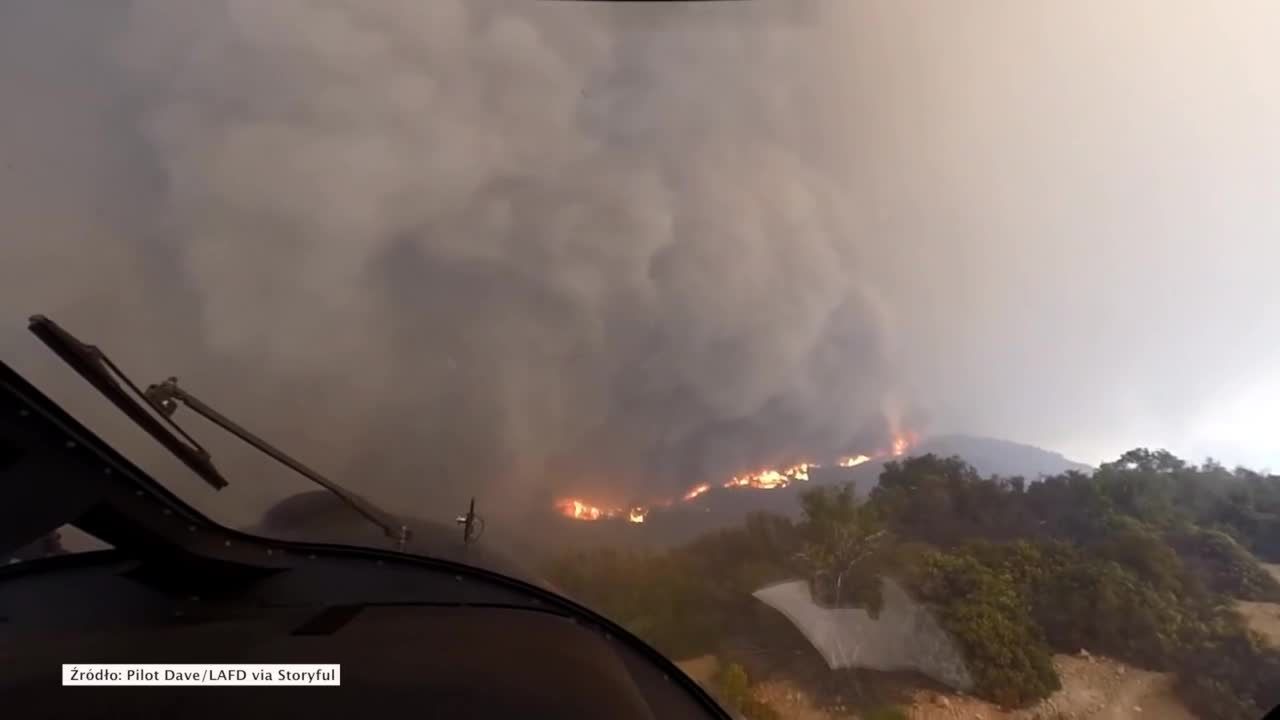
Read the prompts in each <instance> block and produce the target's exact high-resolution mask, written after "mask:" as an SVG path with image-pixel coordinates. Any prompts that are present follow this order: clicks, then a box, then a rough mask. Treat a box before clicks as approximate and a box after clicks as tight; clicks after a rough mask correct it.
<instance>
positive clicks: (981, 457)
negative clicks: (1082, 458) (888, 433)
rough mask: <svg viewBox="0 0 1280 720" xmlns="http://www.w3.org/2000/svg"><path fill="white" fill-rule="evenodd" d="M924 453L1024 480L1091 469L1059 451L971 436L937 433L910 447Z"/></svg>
mask: <svg viewBox="0 0 1280 720" xmlns="http://www.w3.org/2000/svg"><path fill="white" fill-rule="evenodd" d="M926 453H933V454H934V455H941V456H943V457H949V456H951V455H959V456H960V457H961V458H964V460H965V462H967V463H969V464H970V465H972V466H974V467H975V468H977V470H978V473H979V474H981V475H1003V476H1005V477H1008V476H1012V475H1021V476H1023V477H1025V478H1027V479H1028V480H1034V479H1037V478H1039V477H1041V476H1042V475H1058V474H1060V473H1064V472H1067V471H1068V470H1079V471H1081V472H1091V471H1092V470H1093V468H1092V467H1090V466H1089V465H1085V464H1084V463H1079V462H1075V461H1073V460H1068V459H1067V458H1066V457H1064V456H1063V455H1062V454H1061V453H1056V452H1052V451H1049V450H1042V449H1040V448H1038V447H1034V446H1032V445H1023V444H1022V443H1016V442H1010V441H1008V440H997V439H995V438H988V437H974V436H972V435H940V436H938V437H932V438H928V439H926V440H925V441H924V442H922V443H920V445H919V446H918V447H915V448H912V449H911V454H912V455H924V454H926Z"/></svg>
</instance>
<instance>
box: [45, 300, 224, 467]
mask: <svg viewBox="0 0 1280 720" xmlns="http://www.w3.org/2000/svg"><path fill="white" fill-rule="evenodd" d="M27 327H28V329H30V330H31V332H32V333H34V334H35V336H36V337H38V338H40V340H41V341H43V342H44V344H45V345H48V346H49V349H50V350H53V351H54V352H55V353H57V355H58V357H60V358H62V360H63V361H64V362H66V363H67V364H68V365H70V366H71V369H72V370H75V371H76V372H78V373H80V377H83V378H84V379H85V380H87V381H89V384H90V385H93V386H94V387H95V388H97V389H98V392H100V393H102V394H103V395H105V396H106V398H107V399H108V400H110V401H111V402H112V404H114V405H115V406H116V407H118V408H120V410H121V411H122V412H124V414H125V415H128V416H129V419H130V420H133V421H134V422H135V423H137V424H138V426H139V427H141V428H142V429H143V430H146V431H147V434H149V435H151V437H153V438H155V439H156V441H157V442H159V443H160V444H161V445H163V446H165V448H166V449H167V450H169V452H171V453H173V454H174V455H175V456H177V458H178V459H179V460H181V461H182V462H183V464H184V465H186V466H187V467H189V468H191V471H192V472H194V473H195V474H196V475H199V476H200V477H201V478H202V479H203V480H204V481H205V482H207V483H209V484H210V485H212V486H213V488H214V489H215V490H221V489H222V488H224V487H226V486H227V481H226V479H225V478H223V477H222V474H221V473H219V472H218V469H217V468H216V467H214V466H213V460H212V459H211V458H210V456H209V453H208V451H206V450H205V449H204V448H203V447H201V445H200V443H198V442H196V441H195V439H194V438H192V437H191V436H190V435H188V434H187V433H185V432H183V430H182V428H180V427H178V425H177V424H176V423H174V422H173V421H172V420H170V419H169V418H168V417H167V416H162V417H164V420H165V422H167V423H168V424H169V427H171V428H173V430H174V431H176V433H177V434H175V433H174V432H171V431H170V430H169V429H168V428H166V427H165V426H164V425H162V424H161V423H160V421H158V420H156V418H155V416H154V415H152V414H151V413H150V412H147V409H146V408H145V407H144V406H143V405H142V404H141V403H139V402H138V401H137V400H134V399H133V398H132V397H131V396H130V395H129V393H127V392H125V390H124V388H123V387H121V386H120V382H118V381H123V382H124V384H125V385H127V386H128V387H129V389H130V390H132V391H133V392H134V394H135V395H137V396H138V397H139V398H141V399H143V400H144V401H145V400H146V397H145V396H144V395H143V394H142V391H141V390H139V389H138V386H137V385H134V384H133V381H131V380H130V379H129V378H128V377H126V376H125V374H124V373H122V372H120V369H119V368H117V367H116V366H115V363H113V362H111V360H110V359H109V358H108V357H107V356H106V354H105V353H103V352H102V351H101V350H99V349H98V348H97V347H95V346H93V345H87V344H85V343H82V342H80V341H79V340H77V339H76V338H75V336H73V335H72V334H71V333H69V332H67V331H66V330H63V329H62V328H61V327H60V326H59V325H58V324H57V323H55V322H54V321H52V320H50V319H49V318H47V317H45V316H43V315H33V316H32V317H31V320H30V323H29V324H28V326H27ZM149 404H150V403H148V405H149ZM179 435H181V436H182V437H181V438H179V437H178V436H179Z"/></svg>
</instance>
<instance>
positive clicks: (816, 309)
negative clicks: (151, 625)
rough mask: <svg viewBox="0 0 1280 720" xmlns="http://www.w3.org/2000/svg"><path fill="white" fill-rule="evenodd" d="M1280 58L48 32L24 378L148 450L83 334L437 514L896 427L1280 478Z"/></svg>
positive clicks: (73, 17) (510, 5)
mask: <svg viewBox="0 0 1280 720" xmlns="http://www.w3.org/2000/svg"><path fill="white" fill-rule="evenodd" d="M1276 37H1280V6H1277V5H1276V4H1275V3H1273V2H1263V1H1259V2H1224V3H1204V2H1170V1H1168V0H1161V1H1159V2H1156V1H1154V0H1153V1H1151V2H1110V1H1108V2H1074V3H1039V2H1036V3H1028V2H1014V1H1012V0H1010V1H1009V2H969V3H963V4H960V3H944V2H928V3H925V2H900V1H898V0H895V1H893V2H888V1H886V2H847V1H846V0H832V1H831V2H814V3H809V4H805V3H788V4H785V5H784V4H783V3H781V2H778V3H767V2H757V3H726V4H718V3H711V4H708V5H707V6H703V7H671V6H669V5H667V4H658V5H655V6H647V7H644V6H641V7H636V6H631V7H620V6H604V5H597V4H591V5H585V4H584V5H578V4H574V3H550V2H548V3H539V2H516V1H515V0H512V1H511V2H477V1H476V0H466V1H465V2H464V1H462V0H432V1H431V2H421V1H419V0H403V1H392V0H379V1H378V2H354V1H352V2H339V1H338V0H326V1H320V0H316V1H313V2H303V1H302V0H271V1H270V2H262V1H261V0H190V1H187V2H182V1H179V0H154V1H149V2H148V1H141V2H132V3H128V2H121V1H109V0H102V1H101V2H93V3H49V2H41V1H39V0H8V2H4V3H2V4H0V98H3V103H4V108H5V110H4V112H3V113H0V161H2V166H0V217H3V218H4V219H5V226H4V228H5V232H4V238H5V239H4V240H3V241H0V242H2V244H0V307H4V308H7V309H8V310H9V314H8V316H7V317H2V318H0V352H2V353H3V357H4V360H5V361H6V362H9V363H10V364H12V365H15V366H16V367H18V368H19V369H20V370H22V371H24V372H27V373H29V374H30V375H31V376H32V378H33V379H34V380H36V381H37V382H38V383H39V384H41V385H42V387H45V388H46V389H47V390H48V391H49V392H50V393H51V394H53V395H54V396H55V397H57V398H58V399H59V400H62V401H64V402H66V403H67V404H68V405H69V406H70V407H72V408H73V409H74V410H76V411H77V412H81V413H84V414H86V416H88V417H89V418H91V419H92V420H93V421H94V422H93V425H94V426H95V427H96V428H98V429H100V431H102V432H103V433H105V434H107V435H108V436H109V437H111V438H112V439H114V440H116V441H118V442H122V443H124V444H125V445H126V446H127V447H130V448H137V449H138V451H139V452H144V451H143V448H145V447H146V443H145V441H143V440H141V439H139V438H137V437H134V436H133V435H131V434H130V433H131V431H130V430H128V429H127V428H123V427H121V426H120V421H119V420H118V419H117V418H115V417H114V416H113V415H112V414H111V412H112V411H111V410H110V409H108V408H103V407H102V406H101V405H100V404H96V403H95V402H94V401H91V400H89V399H88V397H87V396H88V394H89V392H90V391H89V390H88V389H87V387H84V386H81V385H79V384H77V382H78V381H74V379H73V378H71V377H69V375H68V374H67V373H66V372H65V371H63V370H62V369H61V368H60V367H57V366H56V365H54V364H53V363H52V361H51V360H50V358H49V357H48V356H47V355H46V354H45V353H44V351H43V350H42V349H41V348H40V347H38V346H37V344H36V342H35V341H34V340H33V339H32V338H29V337H28V336H27V335H26V332H25V317H26V315H28V314H30V313H33V312H43V313H45V314H48V315H50V316H52V317H54V318H55V319H57V320H59V321H60V322H62V323H63V324H64V325H65V326H67V327H68V328H69V329H71V330H72V331H73V332H76V333H78V334H80V335H82V336H84V337H86V338H88V339H90V340H92V341H94V342H97V343H98V344H100V345H102V346H103V347H104V348H105V349H107V350H108V351H110V352H111V353H112V354H113V356H114V357H115V359H116V360H117V362H118V363H119V364H121V365H122V366H124V367H125V368H126V369H128V370H130V371H131V372H132V373H133V374H135V375H136V376H137V377H138V379H139V380H141V381H142V382H152V381H155V380H157V379H159V378H162V377H164V376H166V375H169V374H177V375H179V376H180V377H181V378H183V381H184V383H185V384H186V385H187V386H188V387H189V388H190V389H191V390H193V391H194V392H196V393H197V394H201V393H202V391H203V394H205V395H208V396H209V399H210V400H213V401H214V402H215V403H217V404H219V405H220V406H222V407H223V409H224V410H225V411H226V412H227V413H228V414H230V415H232V416H234V417H237V418H239V419H241V420H243V421H244V422H245V423H246V424H248V425H250V426H251V427H253V428H255V429H259V430H261V431H262V432H263V434H265V435H267V436H268V437H270V438H272V439H275V440H277V441H279V443H280V444H282V445H285V446H286V447H287V448H288V449H290V450H291V451H293V452H295V453H296V454H298V455H301V456H303V457H306V458H307V459H308V460H309V461H310V462H311V463H312V464H314V465H316V466H318V467H321V468H323V469H324V470H326V471H328V472H331V473H332V474H334V475H336V476H338V477H340V478H342V479H346V480H347V482H349V483H350V484H352V485H355V486H358V487H360V488H362V489H364V490H365V491H366V492H368V493H370V494H371V495H374V496H377V497H383V498H394V499H395V500H396V501H397V502H411V503H412V502H424V503H425V502H427V500H428V499H446V500H448V501H449V502H450V503H452V502H455V501H457V500H458V499H460V498H461V497H463V496H465V495H467V494H468V493H470V492H472V491H476V490H477V489H479V492H481V493H482V494H483V493H485V492H488V493H491V494H499V495H500V496H501V497H502V498H503V501H505V502H511V503H526V502H543V500H544V499H545V498H544V496H545V495H546V494H548V493H552V492H557V491H560V490H564V489H577V488H589V489H599V488H602V487H606V488H609V490H608V492H610V493H613V494H615V495H616V496H617V498H616V499H618V500H622V499H624V497H634V496H642V495H644V494H645V493H646V492H648V491H649V490H650V489H655V490H660V491H663V492H665V491H666V490H668V489H670V488H673V487H680V486H682V485H683V484H684V483H686V482H687V481H688V480H689V479H690V478H697V477H699V476H702V475H714V474H716V473H720V472H724V471H726V469H732V468H735V467H738V466H741V465H743V464H750V463H755V462H766V461H773V460H781V459H785V458H787V457H793V456H797V455H810V454H818V455H825V454H829V453H835V452H842V451H846V450H847V451H854V450H857V449H859V448H858V446H859V444H860V443H865V442H869V440H868V438H869V437H873V436H874V433H872V434H870V435H869V434H868V432H869V429H876V428H879V427H880V424H881V422H882V421H881V418H882V417H884V416H886V415H888V416H889V417H890V418H891V419H892V420H895V421H896V420H901V419H904V418H905V419H906V421H909V422H911V423H913V424H919V425H921V427H922V429H923V430H926V431H929V432H947V431H964V432H971V433H978V434H987V435H992V436H996V437H1002V438H1007V439H1012V440H1018V441H1024V442H1030V443H1034V444H1038V445H1041V446H1044V447H1047V448H1051V449H1055V450H1059V451H1061V452H1064V453H1065V454H1067V455H1068V456H1070V457H1072V458H1075V459H1079V460H1083V461H1087V462H1099V461H1102V460H1106V459H1109V458H1111V457H1114V456H1115V455H1117V454H1118V453H1119V452H1121V451H1123V450H1125V449H1127V448H1129V447H1133V446H1137V445H1147V446H1158V447H1167V448H1169V449H1171V450H1173V451H1175V452H1177V453H1179V454H1183V455H1185V456H1188V457H1190V458H1192V459H1201V458H1203V457H1204V456H1205V455H1213V456H1215V457H1218V458H1220V459H1222V460H1223V461H1225V462H1227V463H1237V462H1239V463H1246V464H1251V465H1255V466H1265V465H1270V466H1271V467H1273V468H1280V442H1278V441H1277V440H1276V439H1275V438H1276V437H1277V435H1276V432H1275V429H1276V428H1277V427H1280V364H1278V363H1277V361H1278V360H1280V357H1278V356H1280V284H1278V283H1275V282H1273V278H1274V276H1275V275H1276V272H1277V260H1280V244H1278V243H1277V242H1276V240H1277V232H1278V231H1280V74H1277V73H1276V72H1275V69H1276V68H1277V67H1280V45H1278V44H1277V43H1275V42H1274V39H1275V38H1276ZM207 436H208V433H204V434H203V435H202V437H207ZM213 444H214V446H215V449H217V450H218V451H219V453H220V455H219V457H220V460H222V463H221V464H222V465H223V466H224V469H226V470H227V471H228V474H231V475H233V477H235V476H252V474H253V473H255V472H256V469H257V468H259V467H260V466H256V465H251V464H250V461H249V460H248V457H247V455H246V454H245V453H244V452H243V451H239V450H235V449H233V448H231V446H229V445H228V446H223V445H220V444H218V443H213ZM147 456H148V457H151V453H149V452H148V453H147ZM154 462H156V463H160V464H162V465H163V464H164V463H165V462H167V461H166V460H164V459H161V458H157V459H155V460H154ZM286 485H287V487H285V486H286ZM192 487H194V486H192ZM281 488H285V489H281ZM298 489H301V487H300V486H299V485H297V484H292V485H289V484H287V483H286V484H284V485H282V484H281V483H280V482H278V481H272V482H271V483H266V482H264V483H257V482H242V483H240V488H239V489H237V491H236V492H237V493H238V494H237V495H236V498H239V499H240V502H244V503H247V504H249V505H252V504H253V503H255V502H257V501H258V500H262V499H268V498H273V497H277V496H279V495H280V494H281V493H283V492H285V491H286V490H288V491H293V490H298ZM246 498H247V499H248V500H246ZM251 501H252V502H251ZM211 502H214V503H215V504H217V503H219V502H220V503H224V509H226V508H231V509H230V510H228V512H233V513H234V512H245V511H243V510H242V508H243V507H244V506H242V505H238V504H237V503H235V502H232V501H231V500H222V499H219V500H218V501H211ZM256 507H261V505H256Z"/></svg>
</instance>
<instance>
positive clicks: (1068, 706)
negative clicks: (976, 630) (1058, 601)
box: [907, 654, 1195, 720]
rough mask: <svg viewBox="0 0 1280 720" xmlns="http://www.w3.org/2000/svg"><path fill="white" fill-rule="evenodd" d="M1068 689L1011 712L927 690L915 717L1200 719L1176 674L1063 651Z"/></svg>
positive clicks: (1057, 660) (1060, 665)
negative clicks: (1182, 698)
mask: <svg viewBox="0 0 1280 720" xmlns="http://www.w3.org/2000/svg"><path fill="white" fill-rule="evenodd" d="M1053 664H1054V667H1056V668H1057V670H1058V675H1059V677H1061V678H1062V689H1061V690H1059V691H1058V692H1056V693H1054V694H1053V695H1052V696H1050V697H1049V698H1047V699H1046V700H1044V701H1043V702H1041V703H1040V704H1038V705H1036V706H1034V707H1031V708H1027V709H1023V710H1015V711H1006V710H1001V709H1000V708H997V707H995V706H993V705H991V704H990V703H987V702H983V701H981V700H977V699H975V698H971V697H964V696H957V695H949V694H948V695H943V694H938V693H922V694H921V695H919V696H917V698H916V702H915V703H914V704H913V705H912V706H911V708H910V709H909V711H908V713H907V716H908V717H909V718H911V720H961V719H963V720H979V719H981V720H1059V719H1060V718H1061V719H1062V720H1143V719H1146V718H1151V719H1153V720H1154V719H1155V718H1160V719H1161V720H1166V719H1167V720H1195V716H1193V715H1192V714H1191V713H1190V712H1189V711H1187V709H1186V708H1184V707H1183V706H1182V704H1181V703H1179V702H1178V700H1177V698H1175V697H1174V695H1173V678H1172V677H1171V676H1170V675H1168V674H1165V673H1154V672H1148V671H1146V670H1137V669H1135V668H1132V667H1129V666H1127V665H1124V664H1123V663H1118V662H1115V661H1114V660H1108V659H1106V658H1099V657H1092V656H1089V655H1087V654H1083V655H1078V656H1070V655H1057V656H1055V657H1054V659H1053Z"/></svg>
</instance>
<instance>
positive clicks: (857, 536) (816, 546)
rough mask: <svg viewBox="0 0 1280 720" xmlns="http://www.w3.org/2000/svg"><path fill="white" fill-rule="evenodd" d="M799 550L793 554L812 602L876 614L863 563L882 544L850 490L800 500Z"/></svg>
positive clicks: (871, 578) (878, 527) (873, 584)
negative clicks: (859, 609) (850, 607)
mask: <svg viewBox="0 0 1280 720" xmlns="http://www.w3.org/2000/svg"><path fill="white" fill-rule="evenodd" d="M800 506H801V508H802V510H803V512H804V518H805V522H804V524H803V526H802V528H801V529H802V532H803V535H804V546H803V547H802V548H801V550H800V551H799V552H798V553H797V554H796V558H797V560H798V561H799V562H800V564H801V567H802V568H803V569H804V570H805V572H806V573H807V575H808V577H809V579H810V586H811V590H812V592H813V596H814V600H815V601H816V602H818V603H821V604H824V605H830V606H858V607H867V608H868V609H869V611H870V612H871V613H872V614H875V613H878V612H879V610H880V604H881V603H880V581H879V578H878V575H877V574H876V573H875V572H872V571H870V569H869V566H866V565H865V563H864V561H866V560H868V559H869V558H871V556H872V555H873V554H874V553H876V552H877V551H878V550H879V549H880V548H881V547H883V545H884V543H885V541H886V540H887V533H886V531H885V530H884V528H883V526H882V524H881V523H880V522H879V520H878V518H876V517H875V515H874V514H873V513H872V512H871V511H870V510H868V509H867V508H866V507H863V506H860V505H859V504H858V502H857V499H856V496H855V494H854V489H853V486H852V485H844V486H842V487H839V488H817V489H814V490H811V491H809V492H806V493H804V494H803V495H802V496H801V498H800Z"/></svg>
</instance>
